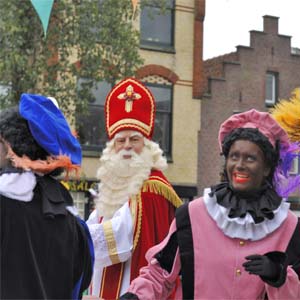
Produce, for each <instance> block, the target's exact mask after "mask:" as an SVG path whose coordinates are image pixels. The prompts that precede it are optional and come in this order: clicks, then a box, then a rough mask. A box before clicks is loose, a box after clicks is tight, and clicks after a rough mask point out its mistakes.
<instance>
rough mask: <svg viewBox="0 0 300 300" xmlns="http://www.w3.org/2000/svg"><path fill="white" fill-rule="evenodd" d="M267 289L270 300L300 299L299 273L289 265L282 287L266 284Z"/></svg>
mask: <svg viewBox="0 0 300 300" xmlns="http://www.w3.org/2000/svg"><path fill="white" fill-rule="evenodd" d="M266 290H267V295H268V299H269V300H282V299H285V300H299V299H300V281H299V279H298V275H297V274H296V272H295V271H294V270H293V269H292V268H291V267H288V269H287V277H286V281H285V283H284V285H282V286H281V287H280V288H275V287H272V286H270V285H268V284H266Z"/></svg>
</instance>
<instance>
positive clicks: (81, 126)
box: [76, 79, 112, 151]
mask: <svg viewBox="0 0 300 300" xmlns="http://www.w3.org/2000/svg"><path fill="white" fill-rule="evenodd" d="M84 82H87V80H85V79H79V80H78V83H77V85H78V88H79V89H80V87H81V85H82V84H84ZM111 88H112V86H111V84H108V83H107V82H98V83H97V84H96V85H94V86H93V87H92V88H91V93H92V95H93V97H92V99H90V100H89V104H88V109H87V112H86V113H82V114H81V113H78V114H77V118H76V124H77V131H78V135H79V141H80V143H81V145H82V149H83V150H88V151H101V150H102V149H103V148H104V146H105V143H106V141H107V135H106V129H105V116H104V104H105V99H106V96H107V95H108V93H109V91H110V90H111Z"/></svg>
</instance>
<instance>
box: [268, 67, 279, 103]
mask: <svg viewBox="0 0 300 300" xmlns="http://www.w3.org/2000/svg"><path fill="white" fill-rule="evenodd" d="M270 76H271V80H272V83H271V84H272V86H271V89H272V91H271V94H272V99H268V98H267V94H268V92H269V91H268V88H269V87H268V77H270ZM278 78H279V74H278V73H277V72H271V71H268V72H267V73H266V78H265V105H266V107H272V106H274V105H275V104H276V102H277V99H278V82H279V80H278Z"/></svg>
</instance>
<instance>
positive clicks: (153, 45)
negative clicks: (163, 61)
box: [140, 0, 175, 53]
mask: <svg viewBox="0 0 300 300" xmlns="http://www.w3.org/2000/svg"><path fill="white" fill-rule="evenodd" d="M144 8H147V9H151V8H152V10H151V12H149V13H148V14H147V15H146V16H147V18H148V20H149V19H150V22H151V18H155V17H156V16H157V15H160V16H164V15H165V16H167V14H166V13H164V12H161V13H160V14H157V12H156V9H159V5H158V4H155V3H154V4H147V5H145V6H144V7H143V8H142V9H141V14H140V48H141V49H147V50H154V51H161V52H169V53H175V48H174V47H175V0H171V3H170V6H169V7H167V8H166V12H169V13H170V16H169V17H170V32H169V36H168V37H170V43H167V42H157V41H149V40H147V39H146V38H143V26H142V25H143V24H142V22H143V21H145V16H143V17H142V14H143V9H144ZM152 21H153V20H152Z"/></svg>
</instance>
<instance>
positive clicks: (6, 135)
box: [0, 107, 49, 160]
mask: <svg viewBox="0 0 300 300" xmlns="http://www.w3.org/2000/svg"><path fill="white" fill-rule="evenodd" d="M0 137H1V138H2V139H4V140H5V141H6V142H8V143H9V144H10V146H11V148H12V150H13V151H14V152H15V153H16V154H17V155H18V156H20V157H22V156H23V155H26V156H28V157H29V158H30V159H31V160H37V159H42V160H45V159H46V157H47V156H48V155H49V154H48V153H47V152H46V151H45V150H44V149H43V148H42V147H41V146H40V145H38V144H37V142H36V141H35V140H34V138H33V136H32V134H31V132H30V130H29V127H28V123H27V121H26V120H25V119H24V118H22V117H21V115H20V114H19V111H18V108H17V107H12V108H8V109H5V110H3V111H1V112H0Z"/></svg>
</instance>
